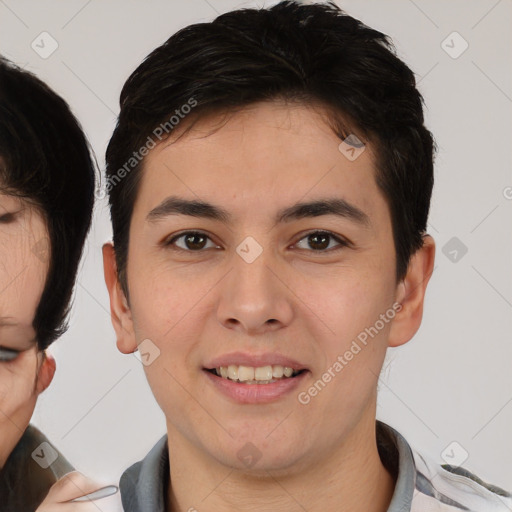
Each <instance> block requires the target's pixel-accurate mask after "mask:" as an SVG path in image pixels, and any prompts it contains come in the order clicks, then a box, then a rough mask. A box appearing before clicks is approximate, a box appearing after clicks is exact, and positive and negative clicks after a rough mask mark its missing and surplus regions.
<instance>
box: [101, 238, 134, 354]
mask: <svg viewBox="0 0 512 512" xmlns="http://www.w3.org/2000/svg"><path fill="white" fill-rule="evenodd" d="M103 273H104V276H105V284H106V285H107V288H108V293H109V295H110V317H111V320H112V325H113V326H114V330H115V332H116V337H117V348H118V349H119V350H120V351H121V352H122V353H123V354H131V353H132V352H134V351H135V350H137V342H136V339H135V332H134V328H133V321H132V314H131V311H130V307H129V305H128V301H127V300H126V297H125V294H124V292H123V290H122V288H121V283H120V282H119V278H118V273H117V264H116V253H115V250H114V246H113V245H112V243H110V242H108V243H106V244H104V245H103Z"/></svg>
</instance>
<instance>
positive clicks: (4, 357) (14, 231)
mask: <svg viewBox="0 0 512 512" xmlns="http://www.w3.org/2000/svg"><path fill="white" fill-rule="evenodd" d="M48 251H49V241H48V235H47V230H46V226H45V223H44V220H43V217H42V215H40V214H39V213H38V212H37V211H36V210H35V209H34V208H33V207H31V206H29V205H27V203H25V202H24V201H22V200H20V199H18V198H16V197H13V196H9V195H4V194H1V193H0V262H1V265H0V440H1V442H0V467H2V466H3V464H4V463H5V460H6V459H7V457H8V456H9V454H10V452H11V451H12V449H13V448H14V446H15V445H16V443H17V441H18V439H19V438H20V437H21V435H22V434H23V431H24V430H25V428H26V427H27V425H28V423H29V420H30V417H31V416H32V412H33V411H34V407H35V403H36V399H37V395H38V394H39V392H40V388H38V386H39V384H40V383H39V379H40V375H38V370H40V368H41V364H42V355H43V354H42V352H39V351H38V349H37V343H36V339H35V336H36V333H35V331H34V328H33V326H32V322H33V320H34V316H35V312H36V308H37V305H38V304H39V300H40V298H41V294H42V291H43V287H44V283H45V279H46V275H47V271H48V263H47V255H48ZM45 365H48V363H45ZM43 374H45V378H46V377H48V374H47V373H46V371H44V372H43ZM52 375H53V373H52ZM50 380H51V377H50ZM47 384H49V382H48V383H47Z"/></svg>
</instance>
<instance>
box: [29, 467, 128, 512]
mask: <svg viewBox="0 0 512 512" xmlns="http://www.w3.org/2000/svg"><path fill="white" fill-rule="evenodd" d="M103 487H105V486H104V485H101V484H98V483H97V482H95V481H93V480H91V479H90V478H87V477H86V476H84V475H83V474H82V473H79V472H78V471H72V472H71V473H68V474H67V475H64V476H63V477H62V478H60V479H59V480H58V481H57V482H55V484H53V485H52V487H51V489H50V491H49V492H48V495H47V496H46V498H45V500H44V501H43V503H41V505H39V507H38V509H37V510H36V512H121V511H122V508H121V502H120V497H119V493H116V495H115V496H112V497H111V498H102V499H99V500H86V501H80V502H74V501H72V500H74V499H75V498H80V497H82V496H85V495H87V494H90V493H92V492H95V491H98V490H99V489H101V488H103ZM112 498H114V500H112Z"/></svg>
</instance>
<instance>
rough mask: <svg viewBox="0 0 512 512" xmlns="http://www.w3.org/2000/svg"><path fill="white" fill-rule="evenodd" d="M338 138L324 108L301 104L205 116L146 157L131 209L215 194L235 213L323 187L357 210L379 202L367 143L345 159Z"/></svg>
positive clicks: (278, 204) (319, 192) (311, 194)
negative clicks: (175, 198) (176, 198)
mask: <svg viewBox="0 0 512 512" xmlns="http://www.w3.org/2000/svg"><path fill="white" fill-rule="evenodd" d="M341 142H342V141H341V139H340V138H339V137H338V136H337V135H336V134H335V133H334V132H333V130H332V128H331V127H330V126H329V125H328V124H327V122H326V119H325V116H323V115H322V112H319V111H318V110H317V109H313V108H311V107H307V106H302V105H293V106H290V105H285V104H279V103H274V102H272V103H260V104H257V105H254V106H251V107H248V108H245V109H243V110H241V111H240V112H237V113H236V114H232V115H230V116H229V117H227V118H226V117H225V116H218V117H216V118H215V117H209V118H206V119H203V120H201V121H199V122H198V123H197V124H196V125H194V127H193V128H192V130H191V131H190V132H188V133H186V134H185V135H183V136H182V137H179V138H177V139H176V137H173V138H172V139H171V140H166V141H163V142H162V143H160V144H159V145H157V146H156V147H155V148H154V149H153V150H151V151H150V152H149V154H148V155H147V156H146V157H145V161H144V165H143V171H142V182H141V187H140V190H139V194H138V198H137V201H136V205H135V209H134V215H135V214H136V211H137V210H143V211H148V210H150V209H151V208H153V207H154V206H155V204H157V203H158V202H160V201H161V200H162V199H164V198H165V197H166V196H167V195H169V194H171V193H172V195H181V196H183V197H188V198H194V197H195V198H196V199H197V198H205V197H209V198H215V199H217V201H216V202H217V203H218V204H223V205H227V208H229V209H230V211H231V212H232V213H233V218H236V217H240V216H244V215H248V214H250V215H252V216H254V215H255V214H259V213H261V214H263V212H267V211H269V210H276V209H281V208H282V207H285V206H287V205H288V203H289V202H290V201H297V200H299V199H314V198H315V197H320V196H321V197H325V196H326V195H327V194H329V195H334V196H337V197H341V198H347V199H348V198H350V199H351V202H353V203H356V204H357V205H358V207H359V208H360V209H363V210H369V211H371V210H372V209H373V208H374V206H376V204H375V203H376V202H377V203H379V202H380V203H382V204H380V206H383V207H385V202H384V198H383V197H382V194H381V192H380V190H379V189H378V188H377V185H376V182H375V177H374V175H375V172H374V169H375V166H374V154H373V151H372V148H371V147H370V146H369V145H367V146H364V147H363V150H360V151H358V156H357V158H355V159H349V158H347V155H346V154H344V152H343V151H341V150H340V143H341ZM341 149H343V147H342V148H341ZM356 149H360V148H356ZM263 199H265V200H264V201H262V200H263Z"/></svg>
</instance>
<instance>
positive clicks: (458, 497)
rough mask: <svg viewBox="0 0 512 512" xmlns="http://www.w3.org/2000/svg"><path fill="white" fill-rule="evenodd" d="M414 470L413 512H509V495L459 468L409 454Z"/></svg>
mask: <svg viewBox="0 0 512 512" xmlns="http://www.w3.org/2000/svg"><path fill="white" fill-rule="evenodd" d="M412 452H413V456H414V462H415V466H416V491H417V492H416V493H415V497H414V499H413V506H412V512H415V510H418V511H420V510H424V508H425V506H432V507H433V506H434V505H433V504H434V503H437V505H436V508H433V510H446V511H456V510H467V511H471V512H480V511H485V512H510V510H512V494H511V493H510V492H508V491H506V490H504V489H501V488H500V487H498V486H495V485H492V484H489V483H487V482H485V481H483V480H482V479H480V478H479V477H478V476H476V475H475V474H473V473H471V472H470V471H468V470H467V469H465V468H463V467H460V466H452V465H449V464H445V465H439V464H437V463H436V462H434V461H433V460H432V459H430V458H429V457H428V456H426V455H424V454H420V453H418V452H417V451H416V450H412Z"/></svg>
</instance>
